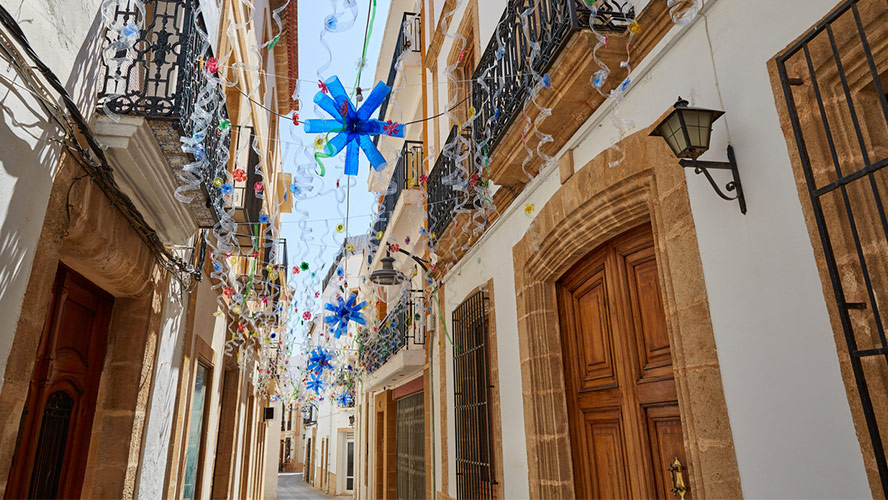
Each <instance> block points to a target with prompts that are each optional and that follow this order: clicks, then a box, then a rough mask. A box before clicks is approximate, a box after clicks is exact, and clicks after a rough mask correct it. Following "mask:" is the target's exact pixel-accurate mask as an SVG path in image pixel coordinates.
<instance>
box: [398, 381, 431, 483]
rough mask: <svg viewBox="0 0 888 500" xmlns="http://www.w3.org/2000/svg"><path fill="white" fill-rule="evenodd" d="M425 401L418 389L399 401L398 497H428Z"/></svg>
mask: <svg viewBox="0 0 888 500" xmlns="http://www.w3.org/2000/svg"><path fill="white" fill-rule="evenodd" d="M424 409H425V401H424V400H423V393H422V392H418V393H415V394H411V395H410V396H406V397H404V398H401V399H399V400H398V401H397V414H398V416H397V420H396V428H397V436H396V439H395V446H396V448H397V467H398V468H397V475H396V476H397V490H398V499H405V500H406V499H419V498H425V477H426V476H425V412H424Z"/></svg>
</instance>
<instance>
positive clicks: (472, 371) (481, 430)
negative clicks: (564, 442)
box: [452, 290, 497, 500]
mask: <svg viewBox="0 0 888 500" xmlns="http://www.w3.org/2000/svg"><path fill="white" fill-rule="evenodd" d="M487 301H488V297H487V296H486V295H485V294H484V291H483V290H481V291H478V292H475V293H474V294H472V295H471V296H470V297H468V298H467V299H466V300H465V301H463V303H462V304H460V305H459V307H457V308H456V309H455V310H454V311H453V318H452V319H453V342H454V345H453V413H454V422H455V426H454V427H455V429H456V498H457V499H458V500H461V499H470V498H471V499H476V498H477V499H483V500H487V499H492V498H494V497H495V490H496V484H497V482H496V478H495V477H494V473H493V443H492V439H491V431H490V387H491V385H490V381H489V380H488V373H489V372H488V355H487V340H488V326H487V316H486V312H485V308H486V306H487Z"/></svg>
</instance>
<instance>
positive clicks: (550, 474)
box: [512, 130, 742, 499]
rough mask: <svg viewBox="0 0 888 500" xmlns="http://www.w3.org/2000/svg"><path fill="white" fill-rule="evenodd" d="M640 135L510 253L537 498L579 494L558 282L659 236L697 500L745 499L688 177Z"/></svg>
mask: <svg viewBox="0 0 888 500" xmlns="http://www.w3.org/2000/svg"><path fill="white" fill-rule="evenodd" d="M649 133H650V130H643V131H640V132H638V133H636V134H634V135H631V136H629V137H627V138H625V139H624V140H622V141H621V142H620V143H619V145H620V147H621V148H622V150H623V151H624V152H625V154H626V156H625V158H624V159H623V161H622V163H621V164H620V165H619V166H617V167H609V166H608V163H609V162H610V161H613V160H614V159H615V158H614V153H612V152H611V151H610V150H607V151H604V152H602V153H601V154H599V155H598V156H597V157H595V158H594V159H593V160H592V161H590V162H589V163H587V164H586V165H585V166H583V167H582V168H581V169H579V170H578V171H577V172H576V173H575V174H573V175H572V176H571V177H570V178H569V179H568V180H567V181H566V182H565V183H564V184H563V185H562V186H561V188H560V189H559V190H558V191H557V192H556V193H555V194H554V195H553V196H552V198H550V199H549V201H548V202H546V205H545V207H543V208H542V209H541V210H540V211H539V213H538V214H537V216H536V220H535V222H534V230H532V231H529V232H528V233H527V234H525V236H524V238H523V239H522V240H521V241H519V242H518V243H517V244H516V245H515V246H514V248H513V250H512V252H513V257H514V268H515V285H516V291H517V295H518V296H517V302H518V318H519V319H518V338H519V350H520V357H521V372H522V380H523V383H524V387H523V390H522V393H523V394H524V415H525V416H524V419H525V420H524V422H525V430H526V434H527V458H528V460H527V462H528V465H529V471H528V472H529V482H530V496H531V498H564V499H567V498H575V496H576V495H575V492H574V478H573V465H572V458H571V451H570V450H571V445H570V432H569V428H568V420H569V419H568V414H567V400H566V395H565V380H564V371H563V360H562V350H561V349H562V347H561V341H560V339H561V336H560V330H559V324H558V323H559V318H558V304H557V299H556V282H557V280H558V279H559V278H560V277H561V276H562V275H564V273H565V272H567V271H568V270H569V269H570V268H571V267H572V266H574V265H575V264H576V263H577V262H579V261H580V260H581V259H582V258H583V257H584V256H586V255H587V254H588V253H589V252H591V251H592V250H594V249H595V248H596V247H598V246H600V245H601V244H603V243H605V242H607V241H608V240H610V239H612V238H614V237H616V236H618V235H619V234H621V233H624V232H626V231H628V230H630V229H633V228H635V227H637V226H639V225H641V224H645V223H650V225H651V226H652V229H653V235H654V246H655V253H656V258H657V265H658V272H659V275H660V286H661V290H662V294H663V301H664V306H665V311H666V321H667V329H668V335H669V340H670V344H671V350H672V357H673V367H674V371H675V383H676V389H677V391H678V401H679V406H680V408H681V420H682V430H683V435H684V439H685V448H686V451H687V454H688V461H689V465H690V467H689V468H690V478H689V479H690V485H689V486H690V488H691V491H692V492H694V495H695V497H696V498H740V497H741V496H742V492H741V488H740V478H739V472H738V468H737V460H736V456H735V453H734V443H733V437H732V434H731V427H730V424H729V421H728V412H727V405H726V403H725V397H724V391H723V389H722V382H721V373H720V370H719V364H718V357H717V353H716V346H715V339H714V337H713V331H712V322H711V319H710V315H709V300H708V297H707V294H706V286H705V282H704V280H703V267H702V262H701V260H700V252H699V247H698V244H697V235H696V229H695V227H694V220H693V217H692V215H691V207H690V202H689V199H688V193H687V185H686V182H685V177H684V171H683V169H681V168H679V167H678V165H677V161H676V159H675V157H674V156H673V155H672V153H671V152H670V150H669V148H668V147H667V146H666V144H665V142H663V141H662V140H659V139H657V138H651V137H648V134H649Z"/></svg>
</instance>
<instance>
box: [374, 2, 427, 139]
mask: <svg viewBox="0 0 888 500" xmlns="http://www.w3.org/2000/svg"><path fill="white" fill-rule="evenodd" d="M421 51H422V24H421V22H420V16H419V15H417V14H415V13H413V12H405V13H404V16H403V17H402V18H401V30H400V31H399V32H398V40H397V42H396V43H395V53H394V54H392V64H391V66H390V67H389V74H388V78H387V79H386V80H385V83H386V85H388V86H389V87H393V86H394V85H395V78H396V77H397V76H398V59H400V58H401V55H402V54H404V53H406V52H415V53H417V54H419V53H420V52H421ZM391 96H392V95H391V94H389V95H388V96H386V98H385V100H384V101H382V105H381V106H380V107H379V119H380V120H384V119H385V113H386V111H387V110H388V105H389V101H390V99H391ZM374 140H375V141H376V142H377V143H379V136H376V137H375V138H374Z"/></svg>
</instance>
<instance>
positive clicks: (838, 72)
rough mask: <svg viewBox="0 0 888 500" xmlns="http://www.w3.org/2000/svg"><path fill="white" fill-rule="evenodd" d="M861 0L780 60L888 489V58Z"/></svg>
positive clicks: (871, 9) (870, 7) (879, 11)
mask: <svg viewBox="0 0 888 500" xmlns="http://www.w3.org/2000/svg"><path fill="white" fill-rule="evenodd" d="M858 4H860V2H859V0H847V1H845V2H844V3H842V4H841V5H840V6H839V7H838V8H837V9H836V10H834V11H833V12H832V13H831V14H830V15H829V16H827V17H826V18H825V19H824V20H823V21H822V22H820V23H819V24H817V25H816V26H814V27H813V28H812V29H811V31H810V32H808V33H807V34H806V35H805V36H804V37H803V38H801V39H800V40H799V41H798V42H797V43H795V44H794V45H793V46H791V47H790V48H789V49H787V50H786V51H785V52H784V53H782V54H780V55H779V56H778V57H777V60H776V62H777V70H778V73H779V76H780V82H781V86H782V89H783V94H784V98H785V99H786V105H787V109H788V112H789V119H790V122H791V124H792V131H793V134H794V138H795V143H796V146H797V148H798V151H799V162H800V164H801V169H802V172H803V173H804V177H805V184H806V188H807V192H808V196H809V198H810V201H811V206H812V209H813V216H814V223H815V225H816V228H817V234H818V236H819V238H820V244H821V247H822V249H823V254H824V261H825V265H826V269H827V272H828V275H829V282H830V285H831V287H832V291H833V297H834V299H835V304H836V309H837V313H838V316H839V318H838V319H839V320H840V323H841V326H842V331H843V333H844V337H845V342H846V344H847V347H848V352H849V354H850V365H851V370H852V372H853V374H854V379H855V382H856V387H857V393H858V396H859V400H860V404H861V407H862V410H863V415H864V418H865V420H866V426H867V430H868V432H869V437H870V443H871V445H872V449H873V454H874V456H875V463H876V467H877V469H878V472H879V478H880V482H881V486H882V494H883V495H884V496H888V464H886V456H885V450H884V446H883V441H882V437H881V433H882V430H881V428H880V427H882V426H884V425H888V415H886V414H885V413H884V412H879V413H877V412H876V411H875V409H874V405H873V401H872V399H871V394H872V393H875V394H877V395H878V396H879V397H884V396H883V394H884V387H883V384H882V380H883V379H884V377H885V375H886V373H888V342H886V335H885V325H884V320H883V318H882V314H884V309H882V308H883V307H884V303H885V299H886V294H888V283H886V280H888V272H886V271H888V263H886V260H885V258H884V256H882V255H880V254H879V253H878V252H880V251H883V250H884V248H885V245H886V243H888V216H886V213H885V205H884V203H883V200H882V197H883V194H884V193H883V190H884V189H885V182H886V175H888V170H885V167H886V166H888V153H886V147H888V97H886V95H885V90H886V89H885V84H886V82H884V81H883V78H884V76H882V75H885V74H886V71H888V67H886V66H888V64H886V63H885V59H884V58H879V59H877V58H875V57H874V55H873V52H872V51H871V49H870V43H869V40H868V37H867V33H866V29H865V28H864V22H863V20H862V16H861V13H860V10H859V9H858ZM879 5H880V6H878V7H877V6H876V4H875V3H874V2H869V3H868V4H867V16H866V19H872V18H874V16H881V15H884V14H885V12H886V10H888V6H886V3H885V2H881V3H880V4H879ZM834 27H835V28H836V29H834ZM879 65H881V67H879ZM849 69H851V71H850V72H849ZM824 139H825V141H826V144H825V146H827V147H825V148H824V147H822V146H823V140H824ZM808 141H810V142H808ZM809 145H816V146H821V147H809ZM879 249H882V250H879ZM880 302H881V307H882V308H880ZM879 406H880V407H884V406H883V405H882V404H880V405H879Z"/></svg>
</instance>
